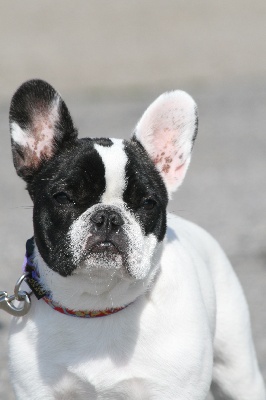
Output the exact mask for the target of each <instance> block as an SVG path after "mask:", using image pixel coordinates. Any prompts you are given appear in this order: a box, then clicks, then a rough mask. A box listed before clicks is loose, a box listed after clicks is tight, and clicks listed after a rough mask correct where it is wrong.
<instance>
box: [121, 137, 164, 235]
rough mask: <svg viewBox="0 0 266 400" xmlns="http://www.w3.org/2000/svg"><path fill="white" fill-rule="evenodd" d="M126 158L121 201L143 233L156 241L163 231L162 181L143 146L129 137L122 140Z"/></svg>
mask: <svg viewBox="0 0 266 400" xmlns="http://www.w3.org/2000/svg"><path fill="white" fill-rule="evenodd" d="M125 152H126V154H127V157H128V162H127V165H126V182H127V185H126V188H125V191H124V195H123V200H124V201H125V203H126V204H127V206H128V207H129V209H131V210H132V211H133V213H134V214H135V216H136V218H137V219H138V220H139V223H140V224H141V226H142V228H143V230H144V232H145V235H148V234H149V233H153V234H154V235H155V236H156V237H157V239H158V241H161V240H163V238H164V235H165V232H166V206H167V203H168V195H167V191H166V188H165V185H164V183H163V180H162V178H161V176H160V174H159V172H158V171H157V170H156V168H155V166H154V164H153V162H152V160H151V159H150V157H149V156H148V154H147V152H146V150H145V149H144V148H143V146H142V145H141V144H140V143H139V142H138V141H137V140H136V139H135V138H133V139H132V140H131V141H130V142H127V141H125Z"/></svg>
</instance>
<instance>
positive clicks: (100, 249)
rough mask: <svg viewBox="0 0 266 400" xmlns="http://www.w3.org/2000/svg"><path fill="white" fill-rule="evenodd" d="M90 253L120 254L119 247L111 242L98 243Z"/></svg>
mask: <svg viewBox="0 0 266 400" xmlns="http://www.w3.org/2000/svg"><path fill="white" fill-rule="evenodd" d="M90 253H113V254H116V253H120V251H119V249H118V248H117V246H116V245H115V244H114V243H113V242H112V241H110V240H104V241H101V242H98V243H96V244H95V245H93V246H92V247H91V248H90Z"/></svg>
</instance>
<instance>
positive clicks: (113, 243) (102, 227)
mask: <svg viewBox="0 0 266 400" xmlns="http://www.w3.org/2000/svg"><path fill="white" fill-rule="evenodd" d="M90 221H91V228H90V235H89V237H88V239H87V243H86V250H87V251H89V252H90V253H103V252H107V253H110V254H116V253H124V252H125V251H126V238H125V233H124V231H123V225H124V220H123V218H122V216H121V215H120V214H119V213H118V212H117V211H115V210H113V209H109V208H105V209H100V210H97V211H96V212H95V213H93V214H92V215H91V217H90Z"/></svg>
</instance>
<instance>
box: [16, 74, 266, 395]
mask: <svg viewBox="0 0 266 400" xmlns="http://www.w3.org/2000/svg"><path fill="white" fill-rule="evenodd" d="M197 127H198V117H197V106H196V104H195V102H194V100H193V99H192V98H191V97H190V95H188V94H187V93H186V92H183V91H178V90H177V91H171V92H167V93H164V94H162V95H161V96H160V97H158V98H157V99H156V100H155V101H154V102H153V103H152V104H151V105H150V106H149V107H148V109H147V110H146V111H145V113H144V114H143V116H142V117H141V119H140V121H139V122H138V123H137V125H136V128H135V130H134V133H133V135H132V137H131V138H130V139H129V140H121V139H112V138H111V139H110V138H101V139H99V138H94V139H92V138H83V139H78V138H77V130H76V128H75V126H74V124H73V122H72V118H71V116H70V113H69V111H68V108H67V106H66V104H65V102H64V101H63V99H62V98H61V96H60V95H59V93H58V92H57V91H56V90H55V89H54V88H53V87H52V86H50V85H49V84H48V83H46V82H44V81H42V80H31V81H27V82H25V83H24V84H22V85H21V86H20V87H19V89H18V90H17V91H16V93H15V94H14V96H13V98H12V101H11V107H10V131H11V141H12V153H13V161H14V166H15V169H16V171H17V174H18V175H19V176H20V177H21V178H22V179H24V181H25V182H26V185H27V190H28V192H29V195H30V197H31V199H32V201H33V204H34V208H33V226H34V239H33V241H32V243H31V245H32V251H30V252H29V251H28V257H29V260H28V265H27V268H28V269H27V271H28V273H29V275H30V278H28V284H29V285H30V282H31V283H35V286H36V287H37V290H34V284H31V285H30V286H31V287H32V289H33V294H32V295H31V309H30V312H29V313H28V314H27V315H26V316H24V317H19V318H13V320H12V323H11V329H10V337H9V349H10V351H9V355H10V374H11V380H12V383H13V387H14V390H15V394H16V397H17V399H19V400H26V399H27V400H29V399H32V400H33V399H34V400H36V399H38V400H54V399H64V400H68V399H69V400H70V399H71V400H73V399H75V400H79V399H90V400H94V399H97V400H112V399H115V400H118V399H119V400H126V399H129V400H140V399H144V400H151V399H153V400H162V399H163V400H176V399H182V400H201V399H206V397H207V396H208V393H209V391H210V389H211V390H212V393H213V395H214V397H215V399H223V400H224V399H230V400H265V398H266V397H265V389H264V383H263V379H262V376H261V373H260V371H259V367H258V363H257V359H256V354H255V350H254V345H253V341H252V336H251V329H250V322H249V314H248V308H247V304H246V301H245V298H244V295H243V292H242V289H241V287H240V284H239V282H238V280H237V278H236V276H235V274H234V272H233V270H232V267H231V265H230V263H229V261H228V259H227V258H226V256H225V254H224V252H223V251H222V249H221V248H220V246H219V245H218V243H217V242H216V241H215V240H214V239H213V238H212V237H211V236H210V235H209V234H208V233H207V232H205V231H204V230H203V229H201V228H200V227H198V226H196V225H194V224H193V223H191V222H188V221H186V220H184V219H182V218H179V217H177V216H174V215H171V214H167V212H166V208H167V203H168V199H169V198H170V197H171V196H172V194H173V192H174V191H175V190H176V189H177V188H178V187H179V186H180V185H181V183H182V181H183V179H184V177H185V174H186V171H187V168H188V166H189V163H190V158H191V152H192V148H193V143H194V140H195V138H196V134H197ZM36 287H35V289H36ZM37 292H41V293H39V294H40V296H39V297H42V298H40V299H38V298H37V297H38V293H37ZM34 294H36V296H37V297H36V296H35V295H34Z"/></svg>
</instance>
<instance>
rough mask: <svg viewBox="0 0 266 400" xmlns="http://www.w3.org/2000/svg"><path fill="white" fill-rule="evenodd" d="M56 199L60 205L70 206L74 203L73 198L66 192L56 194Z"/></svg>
mask: <svg viewBox="0 0 266 400" xmlns="http://www.w3.org/2000/svg"><path fill="white" fill-rule="evenodd" d="M53 197H54V199H55V200H56V201H57V203H59V204H70V203H73V201H72V200H71V198H70V197H69V196H68V195H67V194H66V193H64V192H59V193H56V194H54V196H53Z"/></svg>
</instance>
